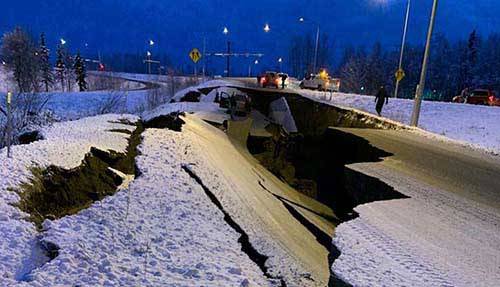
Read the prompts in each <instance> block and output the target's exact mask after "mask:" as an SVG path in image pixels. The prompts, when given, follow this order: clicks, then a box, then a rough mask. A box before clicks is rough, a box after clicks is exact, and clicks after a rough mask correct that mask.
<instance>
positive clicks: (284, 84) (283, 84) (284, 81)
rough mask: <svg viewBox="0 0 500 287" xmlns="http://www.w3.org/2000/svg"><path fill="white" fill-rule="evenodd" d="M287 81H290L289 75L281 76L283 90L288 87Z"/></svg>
mask: <svg viewBox="0 0 500 287" xmlns="http://www.w3.org/2000/svg"><path fill="white" fill-rule="evenodd" d="M286 79H288V75H287V74H281V89H283V90H284V89H285V87H286Z"/></svg>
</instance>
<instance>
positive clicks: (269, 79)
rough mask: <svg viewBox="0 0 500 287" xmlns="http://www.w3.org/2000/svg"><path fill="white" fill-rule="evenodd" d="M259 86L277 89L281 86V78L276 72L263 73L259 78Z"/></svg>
mask: <svg viewBox="0 0 500 287" xmlns="http://www.w3.org/2000/svg"><path fill="white" fill-rule="evenodd" d="M259 84H260V86H261V87H263V88H269V87H273V88H276V89H278V88H279V87H280V85H281V77H280V74H279V73H277V72H265V73H264V74H263V75H262V76H260V83H259Z"/></svg>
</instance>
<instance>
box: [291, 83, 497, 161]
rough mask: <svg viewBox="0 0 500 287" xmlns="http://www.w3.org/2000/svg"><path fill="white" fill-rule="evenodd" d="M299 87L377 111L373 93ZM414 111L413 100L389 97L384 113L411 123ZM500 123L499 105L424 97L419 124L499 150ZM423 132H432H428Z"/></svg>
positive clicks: (343, 103) (319, 96) (308, 94)
mask: <svg viewBox="0 0 500 287" xmlns="http://www.w3.org/2000/svg"><path fill="white" fill-rule="evenodd" d="M296 91H297V92H298V93H300V94H302V95H304V96H305V97H308V98H310V99H314V100H315V101H319V102H323V103H327V104H331V105H335V106H339V107H346V108H353V109H357V110H360V111H364V112H368V113H371V114H376V112H375V103H374V97H371V96H362V95H353V94H342V93H333V94H330V93H323V92H315V91H305V90H296ZM412 111H413V101H412V100H406V99H389V104H388V105H387V106H385V107H384V110H383V112H382V116H383V117H385V118H388V119H391V120H394V121H397V122H400V123H403V124H406V125H409V124H410V121H411V115H412ZM499 124H500V107H487V106H475V105H465V104H455V103H443V102H428V101H424V102H423V103H422V112H421V116H420V125H419V127H420V128H421V129H423V130H425V131H428V132H430V133H434V134H436V135H438V136H442V137H446V138H449V139H452V140H455V141H459V142H461V143H463V144H467V145H470V146H472V147H475V148H481V149H485V150H487V151H490V152H493V153H496V154H500V125H499ZM416 131H417V132H418V130H416ZM422 135H427V136H432V135H431V134H425V133H422Z"/></svg>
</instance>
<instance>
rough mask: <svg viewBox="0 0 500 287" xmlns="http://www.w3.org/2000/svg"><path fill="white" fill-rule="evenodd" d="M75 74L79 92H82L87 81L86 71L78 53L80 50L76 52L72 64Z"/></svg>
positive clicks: (85, 88) (85, 87)
mask: <svg viewBox="0 0 500 287" xmlns="http://www.w3.org/2000/svg"><path fill="white" fill-rule="evenodd" d="M73 68H74V70H75V75H76V82H77V83H78V87H79V88H80V92H84V91H86V90H87V82H86V81H85V79H86V77H87V73H86V70H85V63H84V61H83V59H82V57H81V55H80V52H78V53H77V54H76V57H75V64H74V66H73Z"/></svg>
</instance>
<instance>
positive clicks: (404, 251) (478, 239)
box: [332, 163, 500, 287]
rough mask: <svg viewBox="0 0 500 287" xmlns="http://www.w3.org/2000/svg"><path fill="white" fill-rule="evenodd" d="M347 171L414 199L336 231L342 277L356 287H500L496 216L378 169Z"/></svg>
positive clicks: (370, 209)
mask: <svg viewBox="0 0 500 287" xmlns="http://www.w3.org/2000/svg"><path fill="white" fill-rule="evenodd" d="M349 167H350V168H352V169H354V170H357V171H359V172H362V173H364V174H367V175H369V176H373V177H376V178H379V179H381V180H383V181H384V182H386V183H387V184H389V185H391V186H394V187H397V190H398V191H399V192H401V193H403V194H405V195H407V196H409V197H410V198H409V199H400V200H391V201H383V202H375V203H369V204H365V205H361V206H358V207H357V208H356V209H355V210H356V211H357V212H358V213H359V218H357V219H355V220H352V221H349V222H346V223H344V224H341V225H340V226H338V228H337V230H336V233H335V237H334V244H335V245H336V246H337V247H338V248H339V250H340V251H341V255H340V257H339V258H338V259H337V260H336V261H335V262H334V264H333V266H332V270H333V272H334V273H335V274H337V276H339V277H340V278H342V279H344V280H345V281H347V282H349V283H351V284H353V285H354V286H422V287H424V286H450V287H451V286H456V287H459V286H464V287H465V286H484V287H492V286H498V282H500V248H499V246H498V243H499V242H500V228H499V226H500V216H499V214H498V211H497V210H494V209H492V208H490V207H487V206H484V205H481V204H477V203H475V202H474V201H471V200H468V199H465V198H463V197H460V196H457V195H455V194H453V193H450V192H445V191H442V190H439V189H437V188H435V187H432V186H428V185H425V184H422V183H420V182H417V181H416V180H413V179H410V178H408V177H405V176H401V175H400V174H395V173H394V171H393V170H390V169H387V168H384V167H382V166H380V164H373V163H365V164H354V165H350V166H349Z"/></svg>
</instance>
